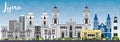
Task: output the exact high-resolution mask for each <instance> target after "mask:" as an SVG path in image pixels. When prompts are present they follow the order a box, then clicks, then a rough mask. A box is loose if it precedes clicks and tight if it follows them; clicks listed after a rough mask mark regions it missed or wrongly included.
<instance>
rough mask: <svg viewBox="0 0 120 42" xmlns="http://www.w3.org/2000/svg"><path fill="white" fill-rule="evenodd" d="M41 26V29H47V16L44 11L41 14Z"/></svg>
mask: <svg viewBox="0 0 120 42" xmlns="http://www.w3.org/2000/svg"><path fill="white" fill-rule="evenodd" d="M41 26H42V27H43V28H48V15H47V13H46V12H45V11H44V12H43V13H42V16H41Z"/></svg>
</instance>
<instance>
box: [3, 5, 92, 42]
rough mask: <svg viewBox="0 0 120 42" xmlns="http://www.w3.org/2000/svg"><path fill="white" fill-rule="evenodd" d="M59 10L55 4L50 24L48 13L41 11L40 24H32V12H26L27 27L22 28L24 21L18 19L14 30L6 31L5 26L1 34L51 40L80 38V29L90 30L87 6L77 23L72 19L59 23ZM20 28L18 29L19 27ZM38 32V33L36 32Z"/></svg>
mask: <svg viewBox="0 0 120 42" xmlns="http://www.w3.org/2000/svg"><path fill="white" fill-rule="evenodd" d="M58 15H59V12H58V9H57V7H56V6H55V7H54V8H53V11H52V24H49V23H48V22H49V21H48V15H47V12H45V11H44V12H43V13H42V16H41V20H40V21H41V26H35V25H34V19H35V18H34V15H33V13H32V12H29V13H28V16H27V19H26V20H27V22H26V23H27V24H26V26H27V28H26V29H25V30H24V27H23V26H24V25H23V24H24V23H25V22H24V21H23V20H20V21H21V22H22V23H21V22H20V23H17V22H16V23H13V24H16V25H13V26H15V28H16V29H15V31H13V32H8V33H6V32H7V30H6V28H3V27H2V28H3V29H2V33H3V34H2V36H3V35H7V34H11V35H9V36H10V37H11V36H12V37H11V38H14V37H15V38H26V39H31V38H35V37H37V38H38V37H42V38H43V39H51V40H53V39H54V38H64V37H70V38H76V37H78V38H80V31H81V30H92V29H93V28H91V24H90V17H89V16H90V13H89V10H88V7H87V6H85V9H84V10H83V16H84V18H83V24H77V23H76V22H75V21H74V20H72V19H70V20H69V21H67V22H66V23H65V24H60V23H59V17H58ZM23 18H24V17H21V18H20V19H23ZM19 27H20V28H21V29H20V28H19ZM37 28H40V30H39V31H36V29H37ZM22 30H24V31H22ZM36 32H39V33H36ZM2 38H8V37H7V36H3V37H2Z"/></svg>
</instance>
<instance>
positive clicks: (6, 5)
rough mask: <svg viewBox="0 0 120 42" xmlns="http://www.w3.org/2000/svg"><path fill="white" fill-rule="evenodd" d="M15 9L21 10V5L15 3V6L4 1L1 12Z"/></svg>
mask: <svg viewBox="0 0 120 42" xmlns="http://www.w3.org/2000/svg"><path fill="white" fill-rule="evenodd" d="M15 10H21V7H20V6H19V5H17V6H9V5H8V4H7V2H5V6H4V10H3V13H5V12H11V11H15Z"/></svg>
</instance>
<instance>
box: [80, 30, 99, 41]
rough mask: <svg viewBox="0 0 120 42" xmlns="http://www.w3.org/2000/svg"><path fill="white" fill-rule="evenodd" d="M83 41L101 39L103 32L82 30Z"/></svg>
mask: <svg viewBox="0 0 120 42" xmlns="http://www.w3.org/2000/svg"><path fill="white" fill-rule="evenodd" d="M80 36H81V39H91V40H92V39H101V30H82V31H81V35H80Z"/></svg>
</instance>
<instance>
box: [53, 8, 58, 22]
mask: <svg viewBox="0 0 120 42" xmlns="http://www.w3.org/2000/svg"><path fill="white" fill-rule="evenodd" d="M52 16H53V19H52V23H53V24H58V9H57V7H56V6H54V8H53V11H52Z"/></svg>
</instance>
